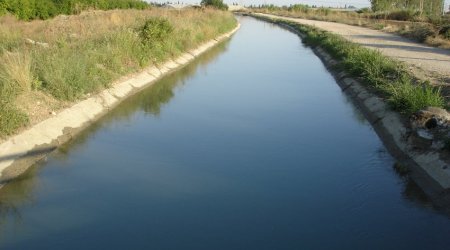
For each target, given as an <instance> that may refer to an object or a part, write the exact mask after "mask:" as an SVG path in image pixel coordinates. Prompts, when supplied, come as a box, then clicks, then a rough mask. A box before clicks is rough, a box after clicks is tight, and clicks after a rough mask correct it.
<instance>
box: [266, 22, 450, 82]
mask: <svg viewBox="0 0 450 250" xmlns="http://www.w3.org/2000/svg"><path fill="white" fill-rule="evenodd" d="M258 15H262V16H266V17H272V18H282V19H285V20H290V21H294V22H298V23H302V24H307V25H311V26H316V27H317V28H320V29H323V30H327V31H330V32H333V33H336V34H339V35H341V36H343V37H344V38H346V39H348V40H350V41H352V42H355V43H358V44H361V45H363V46H365V47H367V48H370V49H376V50H379V51H380V52H381V53H383V54H384V55H386V56H389V57H392V58H395V59H397V60H400V61H403V62H405V63H406V64H407V65H408V66H409V67H410V70H411V72H412V73H413V74H414V75H416V76H417V77H418V78H421V79H424V80H430V81H431V82H433V83H436V84H445V85H447V86H450V50H446V49H440V48H433V47H429V46H426V45H424V44H420V43H416V42H413V41H411V40H408V39H406V38H403V37H401V36H398V35H394V34H389V33H385V32H382V31H378V30H372V29H368V28H363V27H358V26H351V25H347V24H341V23H333V22H323V21H315V20H307V19H298V18H289V17H279V16H275V15H269V14H258Z"/></svg>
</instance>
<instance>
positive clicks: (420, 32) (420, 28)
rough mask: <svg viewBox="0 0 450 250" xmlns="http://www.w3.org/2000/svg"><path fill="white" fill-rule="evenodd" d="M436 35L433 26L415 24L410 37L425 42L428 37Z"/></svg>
mask: <svg viewBox="0 0 450 250" xmlns="http://www.w3.org/2000/svg"><path fill="white" fill-rule="evenodd" d="M436 33H437V32H436V30H435V29H434V28H433V26H431V25H429V24H414V25H413V26H412V27H411V31H410V32H409V34H408V35H409V36H410V37H412V38H413V39H416V40H417V41H419V42H424V41H425V40H427V38H428V37H430V36H435V35H436Z"/></svg>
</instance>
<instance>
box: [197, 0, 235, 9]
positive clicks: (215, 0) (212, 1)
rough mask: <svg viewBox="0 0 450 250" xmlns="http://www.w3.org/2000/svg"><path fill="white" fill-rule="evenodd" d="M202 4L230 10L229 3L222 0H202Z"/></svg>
mask: <svg viewBox="0 0 450 250" xmlns="http://www.w3.org/2000/svg"><path fill="white" fill-rule="evenodd" d="M201 5H203V6H208V7H213V8H216V9H219V10H228V5H226V4H224V3H223V1H222V0H202V1H201Z"/></svg>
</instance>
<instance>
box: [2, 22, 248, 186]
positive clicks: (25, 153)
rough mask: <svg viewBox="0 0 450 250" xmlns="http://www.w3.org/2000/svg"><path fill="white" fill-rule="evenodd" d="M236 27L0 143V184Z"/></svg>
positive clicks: (21, 171) (209, 46) (14, 176)
mask: <svg viewBox="0 0 450 250" xmlns="http://www.w3.org/2000/svg"><path fill="white" fill-rule="evenodd" d="M239 27H240V24H238V26H237V27H236V28H235V29H233V30H232V31H230V32H228V33H226V34H223V35H221V36H219V37H217V38H215V39H213V40H211V41H209V42H207V43H204V44H203V45H201V46H199V47H198V48H196V49H194V50H191V51H188V52H186V53H184V54H182V55H181V56H180V57H178V58H175V59H173V60H169V61H167V62H165V63H163V64H161V65H158V66H152V67H149V68H147V69H145V70H143V71H142V72H140V73H137V74H133V75H132V76H130V77H127V78H126V79H125V80H122V81H120V82H117V83H115V84H113V87H111V88H109V89H106V90H103V91H102V92H100V93H98V94H96V95H93V96H91V97H89V98H87V99H85V100H83V101H80V102H78V103H76V104H75V105H73V106H72V107H70V108H67V109H65V110H62V111H61V112H59V113H58V114H56V115H55V116H54V117H51V118H49V119H47V120H44V121H42V122H40V123H38V124H36V125H35V126H33V127H31V128H30V129H27V130H26V131H24V132H21V133H20V134H18V135H15V136H13V137H11V138H9V139H8V140H6V141H5V142H3V143H2V144H1V145H0V185H3V184H5V183H6V182H8V181H9V180H12V179H14V178H16V177H18V176H19V175H21V174H22V173H24V172H25V171H26V170H27V169H28V168H29V167H30V166H31V165H32V164H33V163H35V162H37V161H38V160H40V159H42V158H43V157H45V156H46V154H48V153H50V152H51V151H53V150H54V149H55V148H57V147H58V146H59V145H61V144H63V143H65V142H67V141H68V140H70V139H71V138H73V137H74V136H76V135H77V133H79V132H80V131H82V130H83V129H85V128H86V127H88V126H89V125H90V124H92V123H93V122H95V121H96V120H98V119H99V118H100V117H102V116H103V115H104V114H106V113H107V112H108V111H109V110H111V109H112V108H114V107H115V106H117V105H118V104H119V103H120V102H121V101H123V100H124V99H126V98H128V97H130V96H132V95H133V94H135V93H137V92H138V91H140V90H142V89H144V88H146V87H149V86H151V85H152V84H154V83H155V82H156V81H158V80H159V79H161V78H162V77H164V76H165V75H167V74H168V73H170V72H172V71H174V70H177V69H179V68H181V67H183V66H185V65H186V64H188V63H190V62H191V61H192V60H194V59H195V58H196V57H198V56H200V55H201V54H203V53H204V52H206V51H207V50H208V49H210V48H212V47H214V46H215V45H217V44H218V43H220V42H222V41H224V40H226V39H228V38H230V37H231V36H232V35H233V34H234V33H235V32H236V31H237V30H238V29H239Z"/></svg>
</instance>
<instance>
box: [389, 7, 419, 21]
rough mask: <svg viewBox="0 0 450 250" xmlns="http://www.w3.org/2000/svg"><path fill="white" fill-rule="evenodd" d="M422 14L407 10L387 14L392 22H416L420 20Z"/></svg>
mask: <svg viewBox="0 0 450 250" xmlns="http://www.w3.org/2000/svg"><path fill="white" fill-rule="evenodd" d="M419 15H420V13H419V12H418V11H415V10H411V9H406V10H397V11H391V12H389V13H388V14H387V16H386V17H387V19H390V20H398V21H415V20H416V18H418V17H419Z"/></svg>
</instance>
